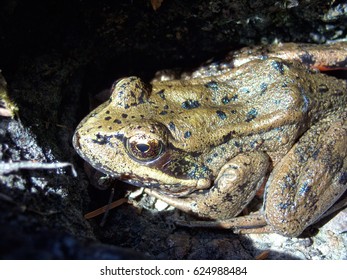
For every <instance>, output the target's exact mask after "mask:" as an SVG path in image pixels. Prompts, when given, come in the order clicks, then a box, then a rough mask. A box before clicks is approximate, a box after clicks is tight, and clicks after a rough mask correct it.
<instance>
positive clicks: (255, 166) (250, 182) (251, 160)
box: [145, 152, 269, 220]
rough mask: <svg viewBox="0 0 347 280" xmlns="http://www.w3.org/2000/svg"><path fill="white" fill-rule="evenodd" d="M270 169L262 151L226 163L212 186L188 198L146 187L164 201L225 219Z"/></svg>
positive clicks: (239, 207)
mask: <svg viewBox="0 0 347 280" xmlns="http://www.w3.org/2000/svg"><path fill="white" fill-rule="evenodd" d="M268 168H269V157H268V155H266V154H265V153H263V152H252V153H247V154H240V155H238V156H236V157H234V158H233V159H231V160H230V161H229V162H228V163H227V164H225V165H224V166H223V167H222V169H221V171H220V172H219V174H218V176H217V178H216V180H215V183H214V186H213V187H212V188H211V189H206V190H201V191H199V192H195V193H192V194H190V195H189V197H184V198H183V197H172V196H167V195H164V194H161V193H160V192H158V191H155V190H152V189H145V192H146V193H147V194H149V195H153V196H155V197H157V198H159V199H161V200H163V201H165V202H166V203H168V204H170V205H172V206H174V207H176V208H178V209H180V210H182V211H184V212H187V213H191V214H194V215H195V216H198V217H201V218H208V219H216V220H224V219H228V218H231V217H234V216H236V215H237V214H238V213H240V212H241V211H242V210H243V208H244V207H245V206H246V205H247V204H248V203H249V202H250V201H251V200H252V198H253V197H254V195H255V193H256V191H257V190H258V189H259V187H260V186H261V185H262V184H263V182H264V179H265V177H266V173H267V171H268Z"/></svg>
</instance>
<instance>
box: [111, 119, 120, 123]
mask: <svg viewBox="0 0 347 280" xmlns="http://www.w3.org/2000/svg"><path fill="white" fill-rule="evenodd" d="M113 122H114V123H118V124H121V123H122V121H121V120H118V119H115V120H114V121H113Z"/></svg>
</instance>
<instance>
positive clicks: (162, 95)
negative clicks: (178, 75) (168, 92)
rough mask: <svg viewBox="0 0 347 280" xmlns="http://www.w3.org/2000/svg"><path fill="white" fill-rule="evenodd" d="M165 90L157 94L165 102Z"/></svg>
mask: <svg viewBox="0 0 347 280" xmlns="http://www.w3.org/2000/svg"><path fill="white" fill-rule="evenodd" d="M164 92H165V89H161V90H159V91H158V92H157V94H158V95H159V96H160V98H161V99H163V100H165V94H164Z"/></svg>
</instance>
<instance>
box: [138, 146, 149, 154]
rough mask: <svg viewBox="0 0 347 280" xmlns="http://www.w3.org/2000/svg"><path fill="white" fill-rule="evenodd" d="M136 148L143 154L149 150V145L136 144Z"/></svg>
mask: <svg viewBox="0 0 347 280" xmlns="http://www.w3.org/2000/svg"><path fill="white" fill-rule="evenodd" d="M136 148H137V149H138V150H139V151H140V152H141V153H145V152H147V151H148V150H149V145H147V144H137V145H136Z"/></svg>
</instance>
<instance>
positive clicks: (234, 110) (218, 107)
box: [150, 59, 309, 151]
mask: <svg viewBox="0 0 347 280" xmlns="http://www.w3.org/2000/svg"><path fill="white" fill-rule="evenodd" d="M299 80H300V71H299V72H298V71H294V70H292V69H290V68H289V66H288V65H287V64H285V63H284V62H283V61H281V60H276V59H269V60H265V61H254V62H250V63H247V64H246V65H244V66H243V67H240V68H239V69H234V70H231V71H230V72H227V73H224V74H223V75H220V76H214V77H208V78H203V79H191V80H183V81H181V80H180V81H178V80H174V81H167V82H156V83H154V84H153V89H152V94H151V96H150V99H151V101H152V102H153V103H154V105H155V104H159V103H161V104H165V105H164V107H160V106H157V107H158V110H157V112H156V113H155V114H156V118H157V120H158V121H159V122H161V123H163V124H164V125H166V126H167V128H168V129H169V130H170V132H171V134H172V135H173V136H174V138H175V139H177V142H178V143H182V145H184V148H185V149H189V148H190V150H191V151H198V150H199V149H200V150H201V149H203V148H204V147H206V146H209V147H211V146H217V145H220V144H221V143H224V142H225V141H226V139H230V138H231V137H238V136H243V135H249V134H253V133H259V132H262V131H263V132H266V131H269V130H271V129H275V128H278V127H280V126H284V125H288V124H291V123H295V122H297V121H298V119H301V118H303V116H304V115H305V114H306V113H307V111H308V109H309V108H308V107H309V104H308V97H307V96H305V94H304V91H303V90H302V88H300V81H299Z"/></svg>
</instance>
